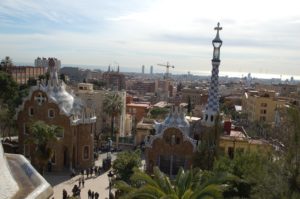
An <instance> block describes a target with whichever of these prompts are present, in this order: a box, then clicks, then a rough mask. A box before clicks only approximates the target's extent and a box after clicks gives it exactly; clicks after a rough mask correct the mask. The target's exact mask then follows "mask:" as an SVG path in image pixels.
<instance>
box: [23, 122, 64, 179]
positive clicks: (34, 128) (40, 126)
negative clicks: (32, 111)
mask: <svg viewBox="0 0 300 199" xmlns="http://www.w3.org/2000/svg"><path fill="white" fill-rule="evenodd" d="M29 131H30V136H29V137H28V138H27V139H26V140H25V143H28V144H31V145H34V146H35V154H34V157H35V158H36V161H37V164H38V165H37V166H38V169H39V171H40V173H41V174H42V175H43V174H44V168H45V166H46V164H47V162H48V161H49V160H50V159H51V157H52V156H53V143H54V142H56V141H57V137H61V134H62V133H63V129H62V127H59V126H55V125H48V124H46V123H45V122H44V121H36V122H33V123H32V124H31V125H30V127H29Z"/></svg>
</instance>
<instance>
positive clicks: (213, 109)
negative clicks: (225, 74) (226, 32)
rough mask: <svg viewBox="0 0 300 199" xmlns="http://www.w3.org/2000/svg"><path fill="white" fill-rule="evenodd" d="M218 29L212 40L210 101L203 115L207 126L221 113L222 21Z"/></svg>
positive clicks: (216, 28)
mask: <svg viewBox="0 0 300 199" xmlns="http://www.w3.org/2000/svg"><path fill="white" fill-rule="evenodd" d="M215 30H216V31H217V34H216V37H215V38H214V40H212V45H213V47H214V51H213V58H212V60H211V63H212V71H211V81H210V88H209V92H208V101H207V104H206V108H205V111H204V115H203V123H204V125H206V126H213V125H214V123H215V120H216V116H217V115H218V113H219V65H220V62H221V61H220V48H221V46H222V43H223V42H222V40H221V39H220V35H219V31H220V30H222V27H220V23H218V25H217V27H215Z"/></svg>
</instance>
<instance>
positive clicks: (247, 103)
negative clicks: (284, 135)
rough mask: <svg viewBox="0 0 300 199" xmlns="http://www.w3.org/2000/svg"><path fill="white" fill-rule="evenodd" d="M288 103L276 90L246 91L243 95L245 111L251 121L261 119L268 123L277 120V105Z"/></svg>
mask: <svg viewBox="0 0 300 199" xmlns="http://www.w3.org/2000/svg"><path fill="white" fill-rule="evenodd" d="M285 104H286V101H285V100H283V99H280V98H279V97H278V96H277V95H276V93H275V91H270V90H268V91H267V90H260V91H248V92H245V93H244V95H243V97H242V107H243V113H245V114H246V115H247V119H248V121H250V122H254V121H260V122H266V123H269V124H271V123H274V122H275V111H276V107H278V106H280V107H282V106H283V105H285Z"/></svg>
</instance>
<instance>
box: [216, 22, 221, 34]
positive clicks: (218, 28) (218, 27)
mask: <svg viewBox="0 0 300 199" xmlns="http://www.w3.org/2000/svg"><path fill="white" fill-rule="evenodd" d="M215 30H217V31H218V32H219V30H222V27H220V22H218V26H217V27H215Z"/></svg>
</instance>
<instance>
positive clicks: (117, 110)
mask: <svg viewBox="0 0 300 199" xmlns="http://www.w3.org/2000/svg"><path fill="white" fill-rule="evenodd" d="M122 108H123V102H122V98H121V97H120V95H119V94H118V93H107V94H106V95H105V98H104V101H103V111H104V112H105V113H106V114H108V115H109V116H110V117H111V135H110V136H111V137H112V136H113V135H114V122H115V118H116V117H117V116H118V115H120V114H121V113H122Z"/></svg>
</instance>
